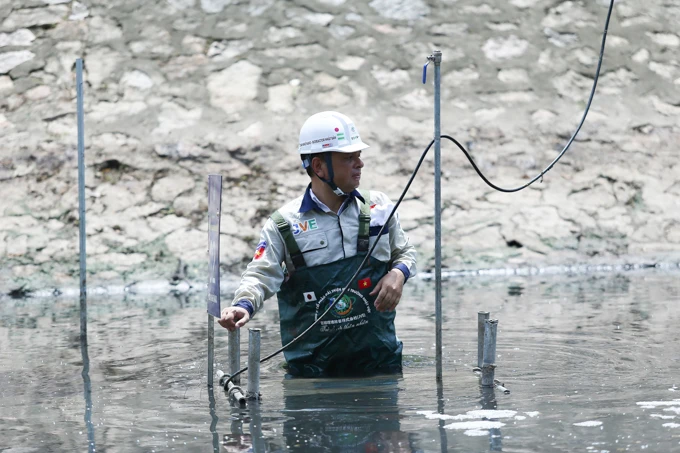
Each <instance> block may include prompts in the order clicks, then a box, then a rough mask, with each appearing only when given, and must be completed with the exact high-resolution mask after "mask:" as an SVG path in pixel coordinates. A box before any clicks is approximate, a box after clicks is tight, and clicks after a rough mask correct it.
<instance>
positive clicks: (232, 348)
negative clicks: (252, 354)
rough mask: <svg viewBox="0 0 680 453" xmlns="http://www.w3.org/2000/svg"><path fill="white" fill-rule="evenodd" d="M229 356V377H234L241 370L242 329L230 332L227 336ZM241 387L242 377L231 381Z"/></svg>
mask: <svg viewBox="0 0 680 453" xmlns="http://www.w3.org/2000/svg"><path fill="white" fill-rule="evenodd" d="M227 354H228V355H229V375H230V376H233V375H235V374H236V372H237V371H238V370H239V369H240V368H241V329H236V330H234V331H233V332H232V331H229V334H228V336H227ZM231 381H232V382H233V383H234V384H236V385H241V375H238V376H236V377H235V378H234V379H232V380H231Z"/></svg>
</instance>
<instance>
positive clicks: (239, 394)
mask: <svg viewBox="0 0 680 453" xmlns="http://www.w3.org/2000/svg"><path fill="white" fill-rule="evenodd" d="M228 378H229V375H228V374H224V371H222V370H217V379H218V380H219V383H220V386H221V387H223V388H224V390H226V391H227V392H228V393H229V399H230V400H231V401H234V402H236V403H238V404H239V406H245V405H246V397H245V395H244V394H243V390H241V387H239V386H238V385H234V383H233V382H231V381H230V382H229V384H228V385H227V387H224V383H225V382H226V381H227V379H228Z"/></svg>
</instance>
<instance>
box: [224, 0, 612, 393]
mask: <svg viewBox="0 0 680 453" xmlns="http://www.w3.org/2000/svg"><path fill="white" fill-rule="evenodd" d="M613 8H614V0H611V2H610V3H609V11H608V12H607V20H606V22H605V26H604V33H603V34H602V46H601V48H600V58H599V61H598V63H597V70H596V73H595V79H594V80H593V88H592V89H591V91H590V97H589V98H588V103H587V104H586V108H585V111H584V112H583V117H582V118H581V122H580V123H579V125H578V127H577V128H576V131H575V132H574V134H573V135H572V136H571V138H570V139H569V141H568V142H567V144H566V145H565V147H564V148H563V149H562V151H561V152H560V154H559V155H558V156H557V157H556V158H555V159H554V160H553V161H552V162H551V163H550V165H548V166H547V167H546V168H545V169H544V170H543V171H542V172H540V173H539V174H538V175H536V176H535V177H534V178H532V179H531V181H529V182H528V183H526V184H524V185H523V186H520V187H516V188H513V189H504V188H502V187H499V186H497V185H495V184H493V183H492V182H491V181H489V180H488V179H487V178H486V176H484V174H483V173H482V172H481V171H480V170H479V168H478V167H477V164H475V161H474V160H473V159H472V156H470V153H469V152H468V151H467V150H466V149H465V147H464V146H463V145H461V144H460V143H459V142H458V141H457V140H456V139H455V138H453V137H451V136H449V135H441V136H440V139H441V138H446V139H449V140H451V141H452V142H453V143H455V144H456V145H457V146H458V148H460V150H461V151H463V153H464V154H465V156H466V157H467V158H468V160H469V161H470V164H472V168H474V169H475V171H476V172H477V174H478V175H479V177H480V178H482V180H483V181H484V182H485V183H486V184H488V185H489V186H490V187H492V188H494V189H496V190H498V191H500V192H519V191H520V190H522V189H526V188H527V187H529V186H530V185H531V184H533V183H535V182H536V181H538V180H539V179H542V178H543V175H545V174H546V173H547V172H548V171H550V169H552V167H553V166H554V165H555V164H556V163H557V162H558V161H559V160H560V159H561V158H562V156H563V155H564V154H565V153H566V152H567V150H568V149H569V147H570V146H571V144H572V143H573V141H574V139H575V138H576V135H577V134H578V133H579V131H580V130H581V127H582V126H583V123H584V122H585V121H586V116H587V115H588V111H589V110H590V105H591V104H592V102H593V97H594V96H595V88H596V87H597V80H598V79H599V78H600V69H601V68H602V59H603V57H604V47H605V42H606V40H607V31H608V30H609V20H610V18H611V15H612V10H613ZM433 144H434V140H432V141H431V142H430V144H429V145H427V148H425V150H424V151H423V154H422V155H421V156H420V160H418V164H417V165H416V168H415V169H414V170H413V173H412V174H411V177H410V178H409V180H408V183H407V184H406V187H404V190H403V192H402V193H401V196H400V197H399V199H398V200H397V203H396V204H395V205H394V208H393V209H392V212H390V215H389V217H388V218H387V220H386V221H385V224H384V225H383V226H382V228H381V229H380V232H379V233H378V237H380V235H382V232H383V230H384V229H385V227H386V226H387V224H388V223H389V222H390V220H392V217H393V216H394V213H395V212H397V208H398V207H399V205H400V204H401V202H402V200H403V199H404V196H406V193H407V192H408V189H410V188H411V183H413V180H414V179H415V177H416V174H418V170H420V166H421V165H422V163H423V160H424V159H425V156H426V155H427V152H428V151H429V150H430V148H431V147H432V145H433ZM377 245H378V241H375V242H374V243H373V246H372V247H371V249H370V250H369V251H368V253H367V254H366V256H365V257H364V259H363V261H361V264H360V265H359V267H358V268H357V270H356V272H354V275H352V277H351V278H350V279H349V280H348V282H347V284H346V285H345V287H344V288H343V289H342V291H341V292H340V294H339V295H338V296H337V297H336V298H335V299H334V300H333V302H332V303H331V304H330V305H329V306H328V308H327V309H326V311H324V312H323V313H322V314H321V316H319V317H318V318H317V319H316V321H314V322H313V323H312V324H311V325H310V326H309V327H307V328H306V329H305V330H304V331H303V332H302V333H301V334H300V335H298V336H297V337H295V338H293V339H292V340H291V341H290V342H289V343H288V344H286V345H284V346H283V347H281V348H279V349H278V350H276V351H275V352H273V353H271V354H269V355H268V356H267V357H265V358H263V359H262V360H260V363H263V362H266V361H267V360H269V359H271V358H272V357H274V356H276V355H278V354H280V353H281V352H283V351H284V350H285V349H286V348H288V347H289V346H290V345H292V344H293V343H295V342H297V341H298V340H299V339H300V338H302V337H303V336H305V335H306V334H307V332H309V331H310V330H312V329H313V328H314V326H316V325H317V324H318V323H319V322H320V321H321V320H322V319H323V318H324V316H326V314H328V312H330V311H331V310H332V309H333V307H335V304H336V303H337V302H338V301H339V300H340V299H341V298H342V296H344V295H345V293H346V292H347V290H348V289H349V287H350V285H351V284H352V282H353V281H354V279H355V278H356V277H357V275H359V272H361V270H362V269H363V268H364V266H365V265H366V263H367V262H368V258H369V257H370V256H371V254H372V253H373V250H375V247H376V246H377ZM247 370H248V367H245V368H242V369H240V370H238V371H237V372H236V373H234V374H233V375H232V376H229V379H227V380H226V381H225V383H224V387H225V388H227V386H228V384H229V382H231V381H232V379H234V378H235V377H236V376H238V375H240V374H241V373H243V372H244V371H247Z"/></svg>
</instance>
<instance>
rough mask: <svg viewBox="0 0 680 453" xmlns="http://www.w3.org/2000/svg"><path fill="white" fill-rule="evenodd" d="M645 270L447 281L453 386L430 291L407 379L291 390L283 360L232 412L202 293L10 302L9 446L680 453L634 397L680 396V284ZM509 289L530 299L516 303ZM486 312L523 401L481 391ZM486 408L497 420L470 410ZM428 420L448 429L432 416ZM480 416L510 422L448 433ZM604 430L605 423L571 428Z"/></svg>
mask: <svg viewBox="0 0 680 453" xmlns="http://www.w3.org/2000/svg"><path fill="white" fill-rule="evenodd" d="M643 277H644V278H642V277H640V276H626V277H612V276H610V277H608V278H583V277H579V278H569V279H562V278H561V279H554V278H552V279H551V278H545V277H535V278H533V279H521V278H514V279H513V281H478V282H476V283H475V282H466V281H462V280H461V281H455V282H450V284H447V286H446V287H445V290H446V291H447V293H446V295H447V296H449V298H448V300H450V301H451V302H450V303H447V304H445V306H444V315H445V318H446V319H447V321H445V323H444V345H445V347H446V348H445V350H444V352H445V354H444V364H443V366H444V369H445V373H444V376H445V379H444V381H443V383H442V384H441V385H439V386H436V382H435V380H434V374H435V370H434V368H435V367H434V363H433V357H434V349H433V343H434V342H433V338H434V334H433V326H434V320H433V318H432V317H431V316H430V315H429V314H430V313H432V311H433V306H434V303H433V297H432V294H433V290H432V288H431V287H430V286H428V285H422V284H421V285H420V286H418V285H417V284H418V282H417V281H416V282H414V285H413V286H412V287H411V288H409V292H407V293H406V296H405V298H404V302H403V306H402V309H401V312H400V314H399V316H398V317H397V324H398V325H397V330H398V331H399V333H400V337H401V338H402V340H403V341H404V344H405V348H407V349H408V352H407V355H408V356H409V357H416V358H417V360H416V359H414V360H413V361H412V362H413V363H408V364H407V366H405V368H404V375H403V376H400V377H398V378H394V377H391V378H376V379H360V380H335V381H307V380H299V381H296V380H286V379H284V374H285V370H283V369H282V368H281V367H280V363H281V360H279V361H278V362H277V361H272V362H269V365H266V364H265V367H263V373H262V381H261V384H262V392H263V394H264V398H265V399H264V400H263V402H262V403H261V405H260V406H258V407H253V408H246V409H238V408H233V409H232V408H230V407H229V406H228V403H227V396H226V395H225V394H223V393H222V390H216V391H215V394H214V395H209V398H206V391H205V377H206V376H205V368H206V367H205V366H204V365H205V363H204V362H205V361H204V360H203V357H205V352H206V346H205V343H206V319H205V302H204V299H203V298H202V297H199V296H197V295H189V296H188V297H185V296H182V297H176V298H175V297H167V296H166V297H159V298H152V297H148V296H142V295H139V296H132V295H129V296H127V297H126V298H121V300H117V299H112V298H107V299H101V298H97V297H96V296H92V295H90V296H89V297H88V300H87V304H85V303H83V306H82V307H80V308H81V309H80V312H79V311H78V310H79V306H78V303H77V302H75V301H76V300H77V299H75V300H74V299H67V298H63V297H62V298H55V299H49V300H48V299H40V298H30V299H5V300H2V301H0V381H1V382H2V383H3V384H2V386H0V439H2V441H1V442H0V444H2V447H0V449H2V448H3V447H5V448H15V449H25V450H26V451H29V450H31V451H95V441H96V451H114V450H115V451H140V452H142V451H143V452H151V451H152V450H156V451H172V448H173V447H174V448H175V451H210V449H213V451H214V450H215V449H217V450H218V451H220V452H224V451H248V450H250V451H272V452H274V451H288V450H290V449H293V450H297V451H301V450H304V451H306V450H310V451H362V452H366V451H418V450H420V451H428V452H439V451H447V450H448V451H475V452H478V451H501V450H505V451H543V450H545V449H546V448H547V449H550V450H551V451H589V447H593V448H596V449H597V451H601V450H609V451H616V448H618V447H620V446H621V445H622V443H624V442H626V443H624V444H623V445H624V448H625V446H626V445H628V443H631V442H633V441H635V442H638V441H639V442H640V446H641V447H642V446H644V445H647V444H649V445H650V446H649V449H648V450H647V451H675V450H676V449H677V447H678V438H677V436H676V435H677V434H678V429H679V428H675V427H672V426H675V425H670V423H676V422H677V418H676V419H675V420H666V419H660V418H655V417H657V416H658V415H659V414H662V415H665V416H673V414H669V413H668V412H663V411H662V410H661V409H655V410H647V409H644V408H640V406H639V405H637V404H636V402H639V401H669V400H672V399H677V398H679V397H678V395H679V394H678V393H677V385H680V384H678V383H677V382H673V380H672V377H673V376H678V375H679V374H680V368H679V366H680V359H679V358H678V354H677V350H678V345H680V333H679V332H680V331H679V330H678V329H677V326H678V323H680V303H678V302H680V301H679V300H678V296H679V295H680V289H679V288H680V284H679V283H678V282H680V279H678V278H677V277H678V275H677V274H674V275H670V276H667V275H658V276H655V275H649V276H643ZM510 286H513V287H516V288H519V287H521V288H522V289H521V292H522V294H521V295H519V296H513V297H511V296H510V295H509V293H508V288H509V287H510ZM513 292H515V289H513ZM452 295H455V297H452ZM480 308H484V309H489V310H490V311H491V312H492V313H493V315H494V316H497V317H498V318H499V319H501V322H502V326H503V327H502V332H501V333H499V346H498V348H499V349H498V351H499V357H498V362H499V368H498V371H497V375H498V377H499V378H502V379H503V380H504V381H505V382H507V383H508V384H509V386H511V388H512V391H513V393H512V395H511V396H507V397H506V396H504V395H503V394H502V393H501V392H500V391H498V390H497V391H496V392H495V395H494V393H493V392H491V391H486V390H484V389H482V390H481V391H480V390H479V389H478V387H477V378H476V377H475V376H474V375H472V373H470V372H469V368H471V366H472V364H474V363H475V361H476V348H477V344H476V341H475V340H476V335H477V329H476V326H477V324H476V317H477V312H478V311H479V309H480ZM277 316H278V312H277V310H276V307H275V305H268V306H265V308H264V309H263V311H262V312H260V313H259V314H258V317H257V318H255V319H254V320H253V321H252V322H253V323H256V324H254V327H261V328H264V329H269V330H267V335H263V343H262V348H263V350H266V351H272V350H274V349H276V348H277V347H278V346H280V343H279V339H280V337H279V335H278V331H277V330H276V326H278V317H277ZM79 317H80V332H79ZM216 336H217V338H216V360H217V361H218V362H219V361H220V360H221V361H225V360H226V332H222V331H219V332H216ZM243 347H244V349H245V348H246V345H243ZM78 348H80V351H79V350H78ZM79 352H80V353H79ZM90 356H91V357H92V359H91V360H92V362H90ZM602 370H606V373H603V372H602ZM36 376H41V377H44V379H36ZM669 379H670V380H669ZM90 380H91V382H90ZM673 384H675V385H676V386H674V385H673ZM435 398H437V400H436V401H435ZM496 398H497V401H496ZM208 399H210V402H209V401H208ZM93 406H94V407H93ZM673 407H676V406H673ZM206 409H209V413H206ZM478 409H485V410H498V411H499V414H493V413H488V414H474V413H471V412H474V411H476V410H478ZM430 411H432V412H433V413H434V412H435V411H436V412H438V413H440V414H444V415H447V416H448V417H449V418H448V419H447V420H444V423H440V420H438V419H437V420H435V418H436V417H427V416H425V415H423V414H422V412H430ZM513 411H516V414H514V415H509V413H510V412H513ZM503 413H505V415H503ZM667 414H668V415H667ZM206 415H210V419H209V418H208V417H206ZM484 416H486V417H487V418H488V419H497V420H498V421H494V423H495V425H494V426H498V424H499V423H504V424H505V425H504V426H502V428H501V429H498V428H493V429H491V430H489V428H488V426H489V424H488V423H487V424H483V423H479V426H485V427H486V428H483V429H467V428H463V427H460V426H459V427H457V428H454V427H449V428H443V426H445V425H449V424H452V423H457V422H466V423H467V422H470V425H471V426H472V427H474V426H475V422H481V421H484V420H483V419H482V417H484ZM451 417H456V418H455V419H453V418H451ZM676 417H677V416H676ZM593 420H597V421H602V422H603V423H602V425H601V426H600V427H596V428H588V427H585V426H581V425H576V426H575V424H576V423H580V422H585V421H593ZM83 421H84V422H85V425H83ZM489 421H491V420H489ZM93 422H94V423H93ZM95 425H96V426H95ZM501 436H502V437H501ZM674 436H675V437H674ZM95 438H96V439H95ZM546 439H547V442H548V443H547V444H546ZM629 439H630V440H629ZM85 442H88V448H87V449H86V448H85Z"/></svg>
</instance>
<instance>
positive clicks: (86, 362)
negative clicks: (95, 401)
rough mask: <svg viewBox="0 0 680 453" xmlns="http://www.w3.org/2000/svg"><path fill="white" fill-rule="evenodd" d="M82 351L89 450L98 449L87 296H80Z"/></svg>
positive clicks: (82, 373) (85, 416)
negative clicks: (95, 435)
mask: <svg viewBox="0 0 680 453" xmlns="http://www.w3.org/2000/svg"><path fill="white" fill-rule="evenodd" d="M80 353H81V355H82V358H83V371H82V372H81V375H82V376H83V393H84V395H85V415H84V418H85V426H86V427H87V450H88V452H94V451H95V450H96V447H95V443H94V425H93V424H92V383H91V382H90V356H89V354H88V351H87V298H86V297H85V295H81V297H80Z"/></svg>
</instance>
